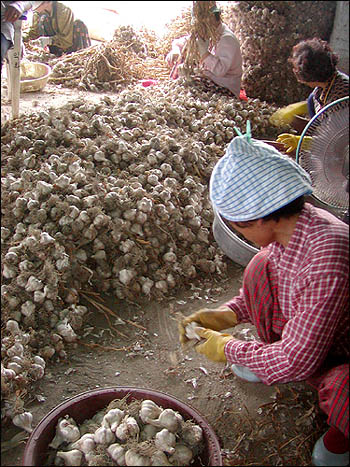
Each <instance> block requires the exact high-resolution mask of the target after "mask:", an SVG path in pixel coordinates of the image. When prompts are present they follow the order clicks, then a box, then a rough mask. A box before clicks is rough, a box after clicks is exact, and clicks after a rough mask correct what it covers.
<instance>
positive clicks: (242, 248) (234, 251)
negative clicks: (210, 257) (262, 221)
mask: <svg viewBox="0 0 350 467" xmlns="http://www.w3.org/2000/svg"><path fill="white" fill-rule="evenodd" d="M213 235H214V238H215V240H216V242H217V244H218V245H219V247H220V248H221V249H222V251H223V252H224V253H225V255H226V256H228V257H229V258H230V259H232V261H234V262H235V263H237V264H240V265H241V266H246V265H247V264H248V263H249V261H250V260H251V259H252V258H253V256H254V255H256V253H258V251H259V250H258V248H255V247H254V246H252V245H250V244H249V243H247V242H246V241H244V240H243V239H241V238H240V237H239V236H238V235H236V234H235V233H234V232H233V231H232V230H231V229H230V228H229V227H228V226H227V225H226V224H225V222H224V221H223V219H222V217H221V216H220V215H219V214H218V213H217V212H214V222H213Z"/></svg>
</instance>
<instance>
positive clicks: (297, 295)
mask: <svg viewBox="0 0 350 467" xmlns="http://www.w3.org/2000/svg"><path fill="white" fill-rule="evenodd" d="M266 248H267V249H268V250H269V251H270V256H269V260H270V261H271V266H272V267H271V277H272V280H273V282H275V283H276V285H277V289H278V301H279V308H280V310H279V313H280V314H281V315H282V317H283V318H284V320H286V323H285V325H284V326H283V329H282V331H281V330H280V331H279V335H280V336H281V339H280V340H279V341H277V342H273V343H264V342H261V341H255V340H254V341H244V342H243V341H240V340H235V339H233V340H231V341H229V342H228V343H227V344H226V346H225V354H226V358H227V362H228V363H230V364H232V363H237V364H239V365H243V366H246V367H247V368H249V369H250V370H251V371H253V372H254V373H256V374H257V375H258V376H259V377H260V378H261V380H262V381H263V382H264V383H265V384H268V385H271V384H274V383H286V382H289V381H301V380H305V379H307V378H308V377H309V376H311V375H312V374H313V373H315V371H316V370H317V369H318V368H319V367H320V366H321V365H322V362H323V361H324V359H325V357H326V356H327V355H328V354H329V355H334V357H335V359H336V357H337V356H342V357H344V356H348V355H349V348H348V343H349V340H348V333H349V312H348V305H349V284H348V276H349V226H348V225H346V224H345V223H343V222H341V221H340V220H338V219H337V218H336V217H334V216H332V215H331V214H330V213H328V212H327V211H324V210H323V209H318V208H315V207H314V206H312V205H311V204H308V203H307V204H306V205H305V207H304V209H303V211H302V213H301V215H300V217H299V220H298V222H297V224H296V227H295V230H294V233H293V235H292V238H291V239H290V241H289V244H288V246H287V248H284V247H283V246H282V245H281V244H279V243H277V242H274V243H271V244H270V245H268V246H267V247H266ZM227 305H228V306H229V307H230V308H231V309H232V310H234V311H235V312H236V313H237V316H238V319H239V322H248V321H249V314H248V311H247V304H246V301H245V298H244V296H243V294H242V289H241V291H240V295H238V296H237V297H235V298H233V299H232V300H231V301H230V302H229V303H227ZM277 312H278V311H277ZM335 363H336V360H335Z"/></svg>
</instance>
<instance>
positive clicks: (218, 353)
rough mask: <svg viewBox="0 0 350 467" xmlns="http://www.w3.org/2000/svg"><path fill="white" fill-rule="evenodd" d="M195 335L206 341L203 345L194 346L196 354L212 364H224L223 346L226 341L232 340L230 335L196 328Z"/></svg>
mask: <svg viewBox="0 0 350 467" xmlns="http://www.w3.org/2000/svg"><path fill="white" fill-rule="evenodd" d="M197 334H198V335H199V336H200V337H201V339H206V341H205V342H204V343H203V344H198V345H196V346H195V350H196V352H198V353H200V354H202V355H205V356H206V357H207V358H209V360H213V361H214V362H223V363H226V355H225V345H226V344H227V342H228V341H230V340H233V339H234V337H233V336H231V334H223V333H221V332H216V331H212V330H211V329H201V328H197Z"/></svg>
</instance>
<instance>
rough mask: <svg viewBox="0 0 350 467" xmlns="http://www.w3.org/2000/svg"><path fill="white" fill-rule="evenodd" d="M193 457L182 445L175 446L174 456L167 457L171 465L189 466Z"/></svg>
mask: <svg viewBox="0 0 350 467" xmlns="http://www.w3.org/2000/svg"><path fill="white" fill-rule="evenodd" d="M192 457H193V452H192V450H191V449H190V448H189V447H187V446H185V445H184V444H176V446H175V451H174V454H172V455H171V456H170V457H169V461H170V462H171V464H172V465H189V463H190V462H191V460H192Z"/></svg>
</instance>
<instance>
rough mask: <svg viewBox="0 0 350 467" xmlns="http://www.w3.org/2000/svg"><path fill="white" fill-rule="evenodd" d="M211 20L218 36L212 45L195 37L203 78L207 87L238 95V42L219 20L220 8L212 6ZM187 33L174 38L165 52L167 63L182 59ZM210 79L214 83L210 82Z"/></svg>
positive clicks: (172, 63) (240, 73)
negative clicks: (169, 48)
mask: <svg viewBox="0 0 350 467" xmlns="http://www.w3.org/2000/svg"><path fill="white" fill-rule="evenodd" d="M211 13H212V16H211V18H210V21H211V23H212V28H218V30H219V33H220V39H219V41H218V43H217V44H216V46H215V47H214V48H213V49H210V50H209V48H208V47H209V40H208V38H198V39H197V47H198V51H199V54H200V57H201V67H202V77H205V78H206V80H203V79H202V82H206V84H207V86H208V87H211V88H214V89H216V88H217V87H219V88H224V89H226V90H228V91H229V94H230V95H232V94H234V95H235V96H236V97H239V94H240V89H241V79H242V55H241V49H240V44H239V41H238V39H237V38H236V36H235V35H234V34H233V32H232V31H231V30H230V29H229V28H228V27H227V26H226V25H225V24H224V23H222V21H221V11H220V9H219V8H217V7H213V8H212V9H211ZM188 39H189V36H184V37H181V38H179V39H175V40H174V41H173V43H172V49H171V51H170V52H169V53H168V55H167V56H166V61H167V63H168V65H169V66H174V65H175V64H176V63H177V62H179V60H181V53H182V52H183V50H184V48H185V46H186V44H187V41H188ZM213 83H214V84H215V85H216V86H213Z"/></svg>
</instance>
